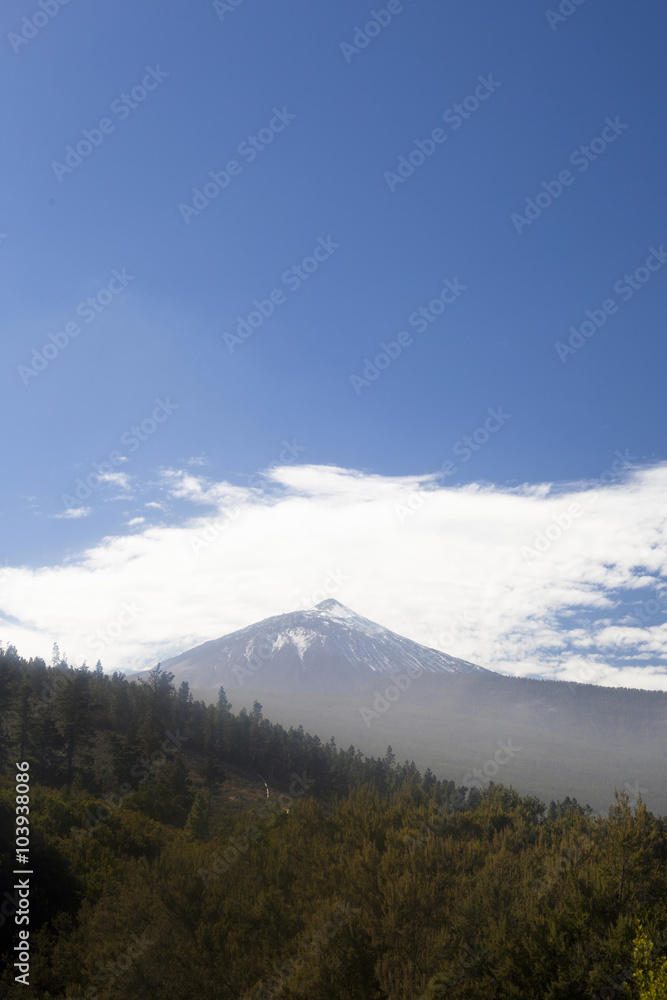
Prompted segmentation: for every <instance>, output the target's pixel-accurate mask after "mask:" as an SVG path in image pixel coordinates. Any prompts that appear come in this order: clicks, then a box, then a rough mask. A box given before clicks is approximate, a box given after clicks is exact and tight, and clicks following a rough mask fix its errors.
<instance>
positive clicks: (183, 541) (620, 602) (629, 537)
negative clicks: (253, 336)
mask: <svg viewBox="0 0 667 1000" xmlns="http://www.w3.org/2000/svg"><path fill="white" fill-rule="evenodd" d="M616 465H617V466H618V463H616ZM198 472H199V469H198V468H196V467H195V468H194V469H193V468H192V467H189V468H188V469H187V470H182V469H167V470H163V471H162V472H161V473H160V477H159V480H158V482H157V483H156V484H153V487H152V488H153V493H152V496H151V499H150V500H149V501H147V502H143V503H142V505H141V506H140V507H139V508H135V509H133V510H132V512H131V516H130V519H129V520H128V518H127V517H125V519H124V521H123V522H122V523H121V522H119V527H118V532H117V534H115V535H113V536H110V537H104V538H102V539H100V541H99V543H98V544H96V545H95V546H93V547H92V548H89V549H87V550H85V551H83V552H81V553H80V554H79V555H78V556H77V557H75V558H68V559H67V560H64V561H63V562H62V563H61V564H60V565H54V566H42V567H38V568H34V567H33V568H27V567H6V568H5V569H4V570H3V571H2V573H0V639H2V640H3V641H4V642H5V643H13V644H14V645H16V646H17V648H18V649H19V652H21V653H22V654H23V655H26V656H31V655H36V656H43V657H45V658H49V656H50V650H51V646H52V644H53V642H54V641H57V642H58V643H59V645H60V649H61V650H64V651H65V652H66V653H67V654H68V656H69V659H70V661H71V662H72V661H73V662H76V663H80V662H81V661H82V660H83V659H84V658H85V659H86V660H87V662H88V663H89V665H92V664H94V662H95V661H96V660H97V658H98V657H99V658H100V659H101V660H102V663H103V665H104V667H105V669H106V670H124V671H128V670H138V669H141V668H143V667H146V666H152V665H153V664H154V663H156V662H157V661H158V660H159V659H165V658H166V657H167V656H169V655H174V654H176V653H178V652H182V651H183V650H184V649H187V648H189V647H190V646H193V645H195V644H197V643H199V642H203V641H205V640H208V639H212V638H217V637H219V636H221V635H224V634H226V633H228V632H231V631H233V630H235V629H238V628H242V627H244V626H246V625H249V624H251V623H253V622H255V621H257V620H259V619H262V618H265V617H268V616H269V615H275V614H280V613H283V612H286V611H293V610H296V609H297V608H300V607H307V606H311V605H312V604H315V603H317V602H318V601H320V600H323V599H324V598H325V597H327V596H334V597H336V598H337V599H338V600H340V601H341V602H342V603H344V604H347V605H349V606H350V607H352V608H353V609H354V610H355V611H357V612H358V613H360V614H362V615H365V616H366V617H368V618H372V619H374V620H375V621H378V622H379V623H381V624H382V625H385V626H387V627H388V628H391V629H393V630H394V631H396V632H399V633H401V634H403V635H406V636H408V637H409V638H411V639H414V640H415V641H417V642H421V643H424V644H425V645H428V646H433V647H435V648H438V649H442V650H443V651H445V652H448V653H451V654H452V655H455V656H459V657H462V658H464V659H467V660H471V661H473V662H475V663H479V664H481V665H482V666H485V667H488V668H489V669H492V670H497V671H500V672H503V673H511V674H518V675H522V676H527V675H535V676H542V677H549V678H559V679H563V680H577V681H586V682H590V683H596V684H604V685H619V686H626V687H643V688H650V689H660V690H667V613H666V612H667V537H666V527H665V522H666V518H665V514H664V512H663V508H664V504H663V498H664V496H665V495H666V492H667V464H661V465H656V466H653V467H650V468H631V467H630V466H629V465H628V463H626V464H625V467H623V468H622V471H621V472H617V471H616V469H615V471H614V472H613V473H610V474H609V475H606V476H605V475H603V476H602V477H600V479H599V480H597V481H596V482H594V483H574V484H568V485H563V484H560V485H554V484H524V485H522V486H518V487H515V488H511V489H509V488H506V487H502V488H501V487H498V486H494V485H489V484H472V485H466V486H452V487H448V486H447V485H446V484H445V483H444V482H443V481H442V480H443V477H442V475H440V476H433V475H430V476H424V477H419V476H414V477H389V476H380V475H375V474H370V473H366V472H359V471H355V470H350V469H341V468H336V467H330V466H313V465H285V466H277V467H273V468H271V469H269V470H267V471H266V472H265V473H264V474H263V475H262V476H261V477H258V476H255V477H253V480H254V481H261V485H258V486H253V487H252V488H250V487H242V486H235V485H233V484H231V483H228V482H215V481H213V480H211V479H209V478H207V477H205V476H204V475H199V474H198ZM86 513H88V511H86ZM126 514H127V512H126Z"/></svg>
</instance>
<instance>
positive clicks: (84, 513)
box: [52, 507, 93, 521]
mask: <svg viewBox="0 0 667 1000" xmlns="http://www.w3.org/2000/svg"><path fill="white" fill-rule="evenodd" d="M92 512H93V508H92V507H68V508H67V510H64V511H62V513H60V514H53V515H52V517H54V518H55V519H56V521H61V520H63V519H65V520H67V521H70V520H72V518H79V517H88V515H89V514H92Z"/></svg>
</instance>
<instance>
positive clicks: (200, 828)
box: [185, 792, 208, 840]
mask: <svg viewBox="0 0 667 1000" xmlns="http://www.w3.org/2000/svg"><path fill="white" fill-rule="evenodd" d="M185 836H186V837H187V838H188V840H206V838H207V837H208V807H207V805H206V799H205V798H204V796H203V795H202V793H201V792H197V794H196V795H195V800H194V802H193V803H192V809H191V810H190V812H189V813H188V818H187V820H186V821H185Z"/></svg>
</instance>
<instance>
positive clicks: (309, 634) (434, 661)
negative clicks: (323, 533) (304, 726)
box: [144, 598, 490, 694]
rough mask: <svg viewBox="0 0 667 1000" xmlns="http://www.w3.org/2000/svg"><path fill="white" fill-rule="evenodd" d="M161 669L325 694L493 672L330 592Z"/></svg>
mask: <svg viewBox="0 0 667 1000" xmlns="http://www.w3.org/2000/svg"><path fill="white" fill-rule="evenodd" d="M162 668H163V669H164V670H169V671H171V672H172V673H173V674H174V676H175V677H176V679H177V680H178V681H183V680H186V681H188V683H189V684H190V687H192V688H197V689H202V688H211V687H215V686H218V685H220V686H223V687H224V688H225V690H227V689H229V690H235V689H237V688H240V687H243V686H244V684H246V682H247V681H248V680H250V679H252V685H253V687H259V688H265V689H266V690H274V691H295V692H296V691H301V692H317V693H322V694H325V693H340V692H343V691H350V690H354V689H358V688H361V687H364V686H365V685H367V684H368V683H370V682H372V681H373V679H374V678H376V677H378V676H379V675H381V674H392V673H395V672H397V671H399V672H400V671H405V670H412V671H413V672H414V671H415V670H419V672H421V671H426V672H427V673H434V674H436V673H441V674H460V673H479V672H484V673H490V671H487V670H486V668H484V667H480V666H478V665H477V664H475V663H470V662H469V661H467V660H462V659H460V658H458V657H454V656H450V655H449V654H448V653H443V652H441V651H440V650H437V649H433V648H431V647H429V646H424V645H422V644H421V643H418V642H414V641H413V640H412V639H407V638H406V637H405V636H402V635H399V634H398V633H397V632H393V631H392V630H391V629H387V628H385V627H384V626H382V625H378V624H377V623H376V622H373V621H371V620H370V619H369V618H364V617H363V616H362V615H358V614H357V613H356V612H354V611H352V610H351V609H350V608H348V607H346V606H345V605H344V604H341V603H340V601H337V600H335V599H334V598H327V599H326V600H325V601H321V602H320V603H319V604H316V605H315V606H314V607H313V608H309V609H307V610H301V611H293V612H288V613H286V614H282V615H273V616H272V617H270V618H265V619H263V620H262V621H260V622H256V623H254V624H252V625H247V626H245V627H244V628H242V629H237V630H236V631H234V632H230V633H228V634H227V635H224V636H221V637H220V638H219V639H210V640H208V641H207V642H204V643H200V644H199V645H197V646H194V647H192V648H191V649H188V650H186V651H185V652H183V653H180V654H179V655H177V656H173V657H170V658H169V659H168V660H165V661H164V662H163V663H162ZM144 673H145V672H144Z"/></svg>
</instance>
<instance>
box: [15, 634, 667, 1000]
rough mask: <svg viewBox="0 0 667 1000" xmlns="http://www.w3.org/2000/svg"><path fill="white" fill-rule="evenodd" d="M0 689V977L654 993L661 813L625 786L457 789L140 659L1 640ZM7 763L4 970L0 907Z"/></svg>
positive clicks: (317, 991)
mask: <svg viewBox="0 0 667 1000" xmlns="http://www.w3.org/2000/svg"><path fill="white" fill-rule="evenodd" d="M0 706H1V709H2V717H3V736H2V742H1V744H0V767H1V773H2V780H1V784H0V789H1V790H0V896H2V898H3V900H5V901H7V899H8V897H9V900H10V902H9V903H8V906H7V907H5V909H4V914H5V916H4V919H3V918H2V917H0V922H1V923H3V924H4V926H2V928H1V930H0V934H1V935H3V937H2V943H1V945H0V947H1V949H2V951H1V952H0V958H1V959H2V963H3V966H5V967H6V969H5V971H4V973H3V974H2V975H1V976H0V996H2V997H3V998H4V997H5V996H9V997H13V996H22V997H25V998H27V1000H49V998H50V1000H65V998H74V997H89V998H92V997H96V998H97V1000H121V998H122V1000H126V998H137V1000H191V998H197V1000H199V998H201V1000H223V998H224V1000H227V998H229V1000H232V998H234V1000H236V998H241V997H248V998H253V1000H260V998H261V1000H268V998H269V997H274V998H275V1000H281V998H288V997H289V998H295V1000H297V998H298V1000H325V998H326V1000H329V998H330V1000H352V998H354V1000H384V998H386V1000H389V998H391V1000H418V998H421V997H425V998H429V1000H435V998H437V997H443V998H444V997H449V998H454V1000H463V998H466V1000H491V998H494V1000H501V998H507V1000H509V998H522V1000H523V998H535V1000H538V998H539V1000H577V998H592V997H599V998H600V1000H601V998H603V997H605V998H606V997H619V998H621V997H625V996H627V997H634V998H642V1000H644V998H649V997H652V998H654V1000H663V998H665V997H666V996H667V992H666V990H667V987H665V985H664V979H665V975H664V971H662V972H661V963H660V958H661V956H663V955H664V954H665V952H666V951H667V823H666V822H665V821H664V820H663V819H661V818H656V817H654V816H653V815H652V814H651V813H650V812H648V811H647V809H646V807H645V805H644V804H643V803H642V801H641V799H639V801H638V802H637V804H636V805H634V806H631V804H630V803H629V802H628V798H627V795H625V794H621V795H619V797H618V799H617V801H616V803H615V805H614V806H612V807H611V809H610V810H609V812H608V814H607V815H605V816H604V817H594V816H593V815H592V813H591V811H590V809H588V808H587V807H586V806H582V805H580V804H579V803H577V802H576V801H571V800H567V801H563V802H558V803H556V802H551V803H550V804H549V805H548V806H545V805H544V804H543V803H542V802H541V801H539V800H538V799H537V798H534V797H530V796H528V797H523V798H522V797H521V796H520V795H519V794H518V793H517V792H515V791H513V790H512V789H508V788H505V787H503V786H502V785H491V786H489V787H487V788H485V789H484V790H481V791H480V790H479V789H475V788H472V789H466V788H462V787H458V788H457V787H456V786H455V784H454V782H453V781H443V780H437V779H436V778H435V776H434V775H433V774H432V773H431V772H430V771H426V773H425V774H420V773H419V772H418V771H417V768H416V767H415V766H414V765H413V764H410V763H407V762H406V763H405V764H402V765H401V764H398V763H397V761H396V760H395V757H394V754H393V752H392V751H391V749H390V748H388V749H387V751H386V752H385V753H384V755H383V756H382V757H379V758H375V759H373V758H364V756H363V755H362V754H361V752H360V751H355V750H354V748H352V747H350V748H349V749H347V750H342V749H338V748H337V747H336V745H335V743H334V742H333V741H332V740H331V741H329V743H326V744H324V743H321V742H320V740H319V739H318V738H317V737H312V736H309V735H308V734H305V733H304V732H303V730H302V729H300V728H299V729H290V730H289V731H286V730H285V729H283V728H282V727H281V726H279V725H272V724H271V723H269V722H268V721H267V720H266V719H264V718H263V716H262V707H261V706H260V705H259V704H258V703H257V704H255V705H254V706H253V708H252V709H251V711H250V712H247V711H245V710H242V711H241V712H240V713H239V714H238V715H235V714H233V712H232V711H231V707H230V705H229V704H228V702H227V699H226V698H225V696H224V692H222V691H221V692H220V695H219V698H218V703H217V705H211V706H206V705H205V704H204V703H203V702H197V701H194V700H193V699H192V697H191V695H190V694H189V692H188V689H187V685H185V686H183V685H182V686H181V687H180V688H179V689H175V688H174V686H173V684H172V682H171V678H170V675H169V674H164V673H163V672H161V671H159V670H157V669H156V670H155V671H154V672H153V673H152V675H151V677H150V678H149V680H148V682H147V683H145V684H143V685H139V684H130V683H128V681H127V680H126V679H125V678H124V677H123V676H122V675H121V674H114V675H113V677H105V676H104V675H103V674H102V673H101V672H97V671H94V672H88V671H84V670H73V669H70V668H68V667H67V665H66V664H65V663H64V662H62V661H60V658H59V656H58V655H56V656H55V658H54V665H53V666H52V667H47V666H46V665H45V664H44V663H43V662H42V661H39V660H36V661H30V663H28V662H26V661H25V660H22V659H20V658H19V657H18V656H17V655H16V652H15V650H13V649H11V648H10V649H9V650H8V651H7V652H6V653H3V654H0ZM163 746H164V749H162V747H163ZM22 760H28V761H29V762H30V774H31V784H32V790H31V801H30V810H31V844H30V851H31V865H32V868H33V870H34V873H35V874H34V875H33V877H32V881H33V887H34V892H33V896H32V899H31V923H30V931H31V936H30V947H31V955H32V962H31V965H32V969H31V977H30V986H27V987H24V986H19V985H17V984H15V983H14V982H13V975H14V973H13V971H12V970H11V968H10V966H11V962H12V961H13V959H12V958H11V957H10V956H11V949H12V947H13V945H14V944H15V943H16V940H17V928H15V926H14V923H13V920H12V917H11V913H9V914H8V911H11V894H12V889H11V887H12V885H13V881H14V876H13V875H12V870H13V868H14V867H15V864H14V851H13V842H14V823H13V816H14V812H13V807H14V775H15V762H20V761H22ZM265 782H266V785H268V789H269V793H270V794H269V797H268V798H267V793H266V785H265ZM5 891H6V892H7V896H5V895H3V894H4V893H5ZM639 920H641V922H642V925H643V930H644V933H643V934H642V933H640V932H639V925H638V921H639ZM650 941H653V942H654V948H653V950H652V951H651V949H650ZM652 974H653V978H652ZM661 977H662V980H663V982H662V984H661V983H660V979H661ZM642 984H643V985H642ZM656 984H657V985H656ZM626 985H627V986H628V991H627V992H626V990H625V986H626ZM649 990H652V991H653V992H649ZM19 991H20V992H19Z"/></svg>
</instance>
